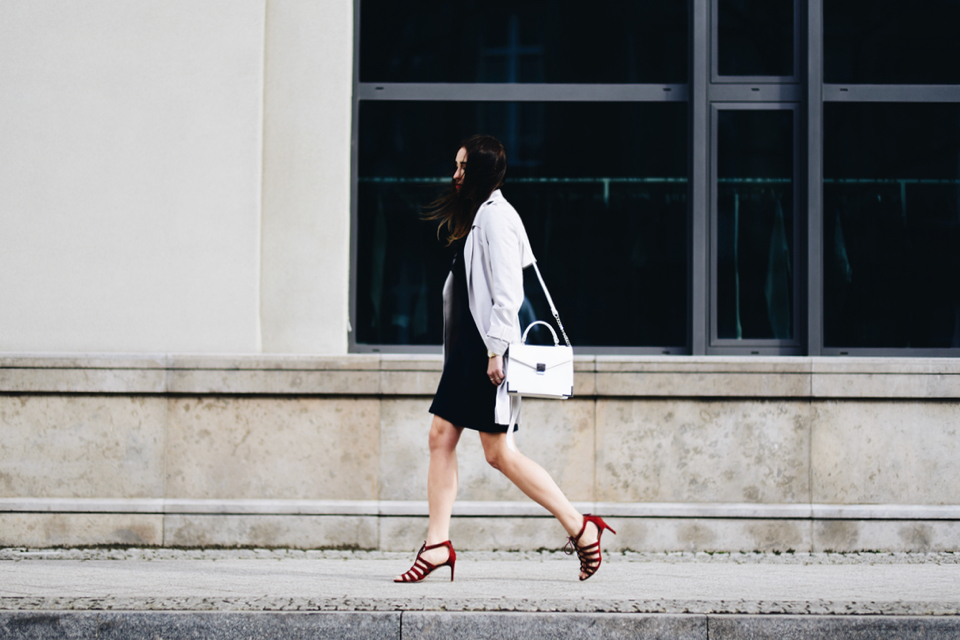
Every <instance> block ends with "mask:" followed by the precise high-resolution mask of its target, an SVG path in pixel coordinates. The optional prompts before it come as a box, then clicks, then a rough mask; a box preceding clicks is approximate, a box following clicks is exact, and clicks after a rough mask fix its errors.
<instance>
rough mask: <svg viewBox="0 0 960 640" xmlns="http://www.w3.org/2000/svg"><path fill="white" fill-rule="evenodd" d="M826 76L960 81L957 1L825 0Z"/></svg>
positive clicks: (849, 79) (831, 78)
mask: <svg viewBox="0 0 960 640" xmlns="http://www.w3.org/2000/svg"><path fill="white" fill-rule="evenodd" d="M823 21H824V22H823V24H824V71H823V72H824V80H825V81H826V82H834V83H842V82H850V83H862V84H954V83H960V64H958V62H960V38H958V37H957V27H958V25H960V2H957V1H956V0H923V1H922V2H903V1H902V0H825V1H824V3H823Z"/></svg>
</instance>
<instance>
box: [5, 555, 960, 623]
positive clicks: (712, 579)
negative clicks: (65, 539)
mask: <svg viewBox="0 0 960 640" xmlns="http://www.w3.org/2000/svg"><path fill="white" fill-rule="evenodd" d="M413 556H414V554H413V553H410V554H396V553H380V552H370V553H366V552H331V551H326V552H319V551H318V552H302V551H286V550H284V551H267V550H263V551H256V550H251V551H245V550H229V551H189V550H187V551H175V550H135V549H134V550H115V551H110V550H42V551H28V550H20V549H6V550H0V637H3V638H7V637H10V638H18V637H30V638H48V637H49V638H55V637H56V638H60V637H71V638H86V637H91V638H94V637H97V638H113V637H118V638H119V637H124V638H136V637H155V636H156V637H164V638H166V637H171V638H172V637H181V636H182V635H183V634H187V633H189V634H193V635H195V636H196V637H225V638H227V637H229V638H239V637H251V638H253V637H258V638H259V637H277V638H280V637H380V636H382V637H396V638H400V637H403V638H411V637H418V638H433V637H490V636H491V635H495V636H497V637H525V638H538V637H543V638H547V637H561V636H564V635H566V634H567V633H574V632H576V633H579V634H581V635H582V637H641V638H644V637H645V638H660V637H664V638H667V637H670V638H680V637H682V638H686V637H689V638H700V639H707V638H711V639H712V638H740V637H742V638H764V637H771V638H772V637H777V638H779V639H780V640H784V639H785V638H794V637H795V638H807V637H824V638H826V637H841V636H842V637H857V638H875V637H876V638H889V637H901V638H912V637H916V638H941V637H942V638H951V639H956V638H960V554H951V553H946V554H843V555H837V554H783V555H773V554H714V555H708V554H635V553H624V554H609V556H608V557H607V558H605V560H604V566H603V567H602V569H601V570H600V572H599V573H598V574H597V575H596V576H594V577H593V578H591V579H590V580H588V581H586V582H583V583H581V582H579V581H578V580H577V567H578V564H577V561H576V559H575V558H571V557H568V556H565V555H563V554H560V553H553V552H543V553H467V552H464V553H461V554H459V558H458V563H457V571H456V577H457V579H456V582H454V583H452V584H451V583H450V582H449V575H450V572H449V569H447V568H443V569H440V570H439V571H438V573H437V574H434V576H431V577H430V578H428V579H427V581H425V582H424V583H420V584H412V585H411V584H394V583H393V582H392V581H391V580H392V576H393V575H395V574H398V573H401V572H403V571H405V570H406V569H407V568H409V565H410V563H411V561H412V560H413ZM41 612H42V614H41ZM119 612H123V613H119ZM254 612H257V613H254ZM292 612H300V613H298V614H295V615H292ZM307 612H312V613H307ZM319 612H340V613H338V614H337V615H333V616H331V615H327V614H323V615H321V614H320V613H319ZM507 612H509V613H507ZM341 614H342V615H341ZM548 614H549V615H548ZM623 614H629V615H623ZM764 614H777V615H764ZM158 625H159V626H158ZM198 625H199V626H198ZM238 625H239V626H238ZM251 625H252V626H251ZM291 625H292V626H291ZM824 625H826V626H824ZM84 629H86V630H87V631H84ZM111 629H113V630H114V631H113V632H111V631H110V630H111ZM138 629H140V630H142V633H141V631H137V630H138ZM178 629H179V631H178ZM324 629H326V631H324ZM591 629H592V631H590V630H591ZM831 629H832V630H833V631H831ZM44 630H46V631H44ZM120 630H123V634H121V635H110V633H114V632H115V633H120ZM68 631H69V634H68V633H67V632H68ZM894 631H895V632H896V633H895V635H890V634H891V633H893V632H894ZM61 632H62V633H61ZM43 633H48V635H43ZM58 633H60V635H56V634H58ZM824 633H826V634H827V635H823V634H824ZM835 633H840V634H841V636H836V635H834V634H835ZM49 634H53V635H49ZM197 634H199V635H197ZM331 634H332V635H331ZM511 634H516V635H511ZM583 634H586V635H583ZM597 634H599V635H597ZM744 634H746V635H744ZM798 634H799V635H798ZM810 634H814V635H810ZM850 634H853V635H850ZM864 634H865V635H864ZM877 634H879V635H877ZM191 637H193V636H191Z"/></svg>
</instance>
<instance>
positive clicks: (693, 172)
mask: <svg viewBox="0 0 960 640" xmlns="http://www.w3.org/2000/svg"><path fill="white" fill-rule="evenodd" d="M689 6H690V43H691V56H690V74H689V76H690V77H689V80H690V101H689V105H690V106H689V109H690V133H689V138H690V142H689V144H690V163H689V169H688V175H689V176H690V187H689V194H690V195H689V202H690V214H689V218H688V220H689V226H688V229H689V236H690V241H689V244H690V249H689V258H688V260H689V261H688V265H689V269H690V275H689V285H688V296H687V300H688V304H689V305H690V311H689V338H688V342H689V345H690V352H691V353H692V354H693V355H705V354H706V353H707V346H708V343H709V336H710V333H709V327H710V323H709V310H710V304H711V303H710V291H709V282H710V279H709V268H710V254H709V247H710V243H709V238H710V226H709V224H710V223H709V220H710V208H709V207H710V191H711V188H712V185H711V183H710V179H709V175H708V173H707V168H708V166H709V160H710V109H709V101H708V96H707V88H708V86H709V80H710V65H709V60H710V56H709V53H710V48H709V42H710V40H711V39H712V38H711V33H710V28H709V27H710V0H690V5H689Z"/></svg>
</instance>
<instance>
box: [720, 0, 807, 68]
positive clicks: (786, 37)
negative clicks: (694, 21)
mask: <svg viewBox="0 0 960 640" xmlns="http://www.w3.org/2000/svg"><path fill="white" fill-rule="evenodd" d="M718 4H719V9H720V12H719V13H720V15H719V16H718V30H719V33H718V44H717V48H718V50H719V60H718V62H717V69H718V71H719V73H720V75H722V76H792V75H793V0H719V2H718Z"/></svg>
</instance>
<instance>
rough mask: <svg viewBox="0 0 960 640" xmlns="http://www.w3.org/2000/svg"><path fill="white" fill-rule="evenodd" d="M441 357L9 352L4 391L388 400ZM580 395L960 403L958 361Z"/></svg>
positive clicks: (429, 382)
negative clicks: (951, 400)
mask: <svg viewBox="0 0 960 640" xmlns="http://www.w3.org/2000/svg"><path fill="white" fill-rule="evenodd" d="M441 365H442V360H441V356H440V355H404V354H351V355H346V356H305V355H189V354H187V355H171V354H79V355H56V354H52V355H41V354H6V355H3V356H0V393H93V394H98V393H104V394H168V393H169V394H221V395H231V394H235V395H258V394H259V395H391V396H428V395H432V394H433V392H434V391H435V390H436V385H437V382H438V380H439V377H440V369H441ZM575 369H576V371H577V376H576V394H577V395H578V396H580V397H738V398H810V399H814V398H823V399H829V398H837V399H841V398H860V399H872V398H873V399H884V398H896V399H904V398H917V399H931V398H944V399H947V398H960V359H955V358H829V357H801V356H796V357H760V356H742V357H738V356H710V357H700V356H591V355H588V356H577V357H576V360H575Z"/></svg>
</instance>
